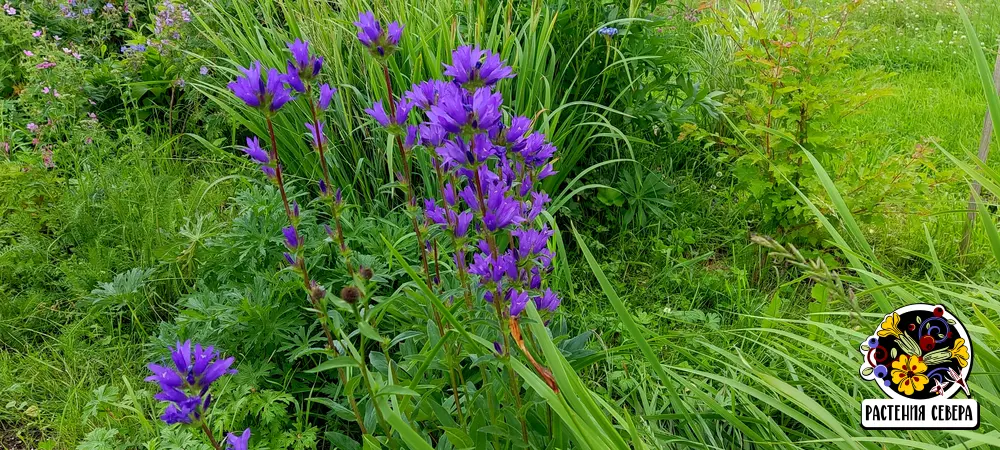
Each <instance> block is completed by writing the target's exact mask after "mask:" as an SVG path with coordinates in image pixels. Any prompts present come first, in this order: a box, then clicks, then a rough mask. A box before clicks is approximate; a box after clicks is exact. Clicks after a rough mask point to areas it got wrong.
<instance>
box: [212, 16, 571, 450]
mask: <svg viewBox="0 0 1000 450" xmlns="http://www.w3.org/2000/svg"><path fill="white" fill-rule="evenodd" d="M355 25H356V26H357V27H358V33H357V36H358V40H359V41H360V43H361V44H362V45H364V46H365V47H367V48H368V49H369V53H370V54H371V55H372V57H373V58H374V60H375V61H376V63H377V64H379V66H380V68H381V71H382V73H383V78H384V82H385V88H386V92H387V94H388V95H387V96H386V97H385V98H384V99H382V100H379V101H376V102H374V104H373V105H371V107H370V108H367V109H365V112H366V113H367V114H368V115H369V116H371V117H372V118H373V119H374V120H375V122H377V123H378V125H379V126H380V127H382V128H384V129H385V130H386V131H387V132H388V133H390V134H391V135H392V136H393V138H394V141H395V144H396V145H395V147H396V149H397V150H398V158H399V166H398V167H399V172H398V173H397V174H396V177H397V179H398V180H399V185H398V186H399V187H400V189H401V191H402V193H403V195H404V196H405V206H406V212H407V216H408V218H409V219H410V222H411V224H412V227H413V231H414V233H413V236H414V238H415V239H416V241H417V244H418V245H416V248H417V249H418V250H417V251H418V253H419V255H417V256H419V259H420V266H421V269H422V272H423V276H422V277H419V276H418V278H420V279H419V282H420V283H422V284H424V286H422V288H426V289H427V290H428V291H430V292H433V293H434V294H435V296H436V297H440V298H441V299H444V301H446V302H447V303H448V304H449V305H452V304H454V302H455V301H456V300H457V301H459V302H461V303H462V304H464V311H465V312H464V313H463V314H465V315H466V316H468V318H470V319H476V320H480V319H482V320H486V321H489V322H492V323H493V324H495V326H494V327H491V328H489V330H495V331H487V332H488V333H490V334H491V335H489V336H484V337H487V338H488V339H489V340H492V341H494V343H495V344H494V346H495V351H496V354H495V355H494V356H495V358H494V359H493V360H494V361H501V362H502V363H503V364H504V365H505V367H506V372H505V373H504V371H500V372H497V371H496V370H486V368H484V367H483V365H482V364H475V362H476V361H475V360H474V359H473V358H470V354H469V353H468V349H466V350H464V351H463V349H462V347H463V346H462V345H458V344H457V343H454V342H448V340H447V339H445V336H446V335H447V334H448V333H449V332H451V331H453V330H450V329H449V324H448V323H447V322H446V321H444V320H442V318H441V314H440V312H439V310H438V309H437V308H436V307H435V306H433V305H430V304H428V305H426V307H427V309H428V317H432V318H433V320H434V326H436V330H435V332H436V334H437V336H436V337H435V341H438V342H440V345H441V351H442V353H443V355H444V362H445V364H444V366H445V367H444V369H443V370H445V371H446V376H447V378H448V380H447V383H448V387H447V388H445V390H446V392H447V391H448V390H449V389H448V388H450V392H448V394H449V395H450V396H451V397H452V402H451V408H453V410H452V411H449V413H454V414H455V415H456V416H457V418H458V423H459V425H460V427H461V428H463V429H469V428H468V427H469V424H468V423H467V421H466V413H467V412H468V411H467V410H466V411H463V405H465V406H464V407H465V408H469V407H471V406H469V405H471V404H472V403H468V402H476V401H479V402H481V401H482V400H481V397H480V399H479V400H476V397H479V395H478V394H472V393H471V392H472V391H478V388H476V387H475V386H473V385H471V383H468V382H467V381H466V380H465V373H466V369H470V370H477V369H478V370H480V372H481V376H482V383H483V386H487V385H489V386H492V385H493V384H494V383H493V382H494V381H500V384H497V386H498V387H500V389H501V392H500V394H502V391H503V390H505V391H507V394H505V395H506V400H505V399H503V398H494V397H495V396H494V395H491V394H490V395H487V397H488V399H487V402H488V407H489V409H490V411H491V417H493V418H494V419H498V418H499V417H500V416H505V415H506V413H505V412H504V408H505V407H506V408H510V409H509V410H514V411H521V410H522V408H523V407H524V404H523V401H522V398H521V387H520V385H519V383H520V379H519V377H518V376H517V375H516V374H515V372H514V370H513V368H512V365H511V358H515V357H520V356H523V357H524V358H525V359H526V360H527V361H528V362H529V363H531V365H532V367H533V368H534V369H535V371H536V372H537V373H538V374H539V375H540V376H541V377H542V379H544V380H545V382H546V383H547V384H548V385H549V387H550V388H551V389H553V390H555V391H558V386H557V385H556V383H555V380H554V378H553V376H552V375H551V373H550V371H549V370H548V369H547V368H546V367H544V366H543V365H541V364H540V363H538V362H537V361H536V359H535V358H534V357H533V356H532V353H531V351H530V350H529V348H531V347H532V346H531V345H530V336H526V335H525V333H524V332H523V331H522V328H521V326H520V324H519V318H520V316H521V315H522V312H523V311H524V309H525V307H527V305H528V304H529V303H534V305H535V307H536V308H537V309H538V310H540V311H541V312H542V314H545V315H548V316H549V317H550V316H551V315H552V314H554V313H555V311H556V309H557V308H558V306H559V297H558V295H557V294H556V293H555V292H553V291H552V290H551V289H550V288H549V287H548V282H547V275H548V274H549V273H550V272H551V271H552V258H553V254H552V252H551V250H550V249H549V244H550V242H549V240H550V238H551V237H552V236H553V231H552V230H551V229H550V228H549V227H548V226H547V225H545V224H543V223H542V220H541V218H540V216H541V214H542V211H544V209H545V207H546V205H547V204H548V202H549V200H550V199H549V196H548V195H547V194H546V193H545V192H544V191H542V190H541V189H540V186H541V181H542V180H544V179H545V178H546V177H548V176H550V175H552V174H554V173H555V172H554V170H553V168H552V161H551V160H552V157H553V155H554V153H555V150H556V149H555V147H554V146H553V145H552V144H550V143H549V142H548V141H547V139H546V138H545V136H544V135H542V134H541V133H538V132H533V131H532V121H531V119H529V118H527V117H513V118H505V117H504V111H503V96H502V95H501V94H500V92H498V91H496V85H497V83H499V82H500V81H502V80H504V79H508V78H512V77H513V76H514V73H513V71H512V69H511V68H510V67H509V66H507V65H505V64H504V62H503V61H502V60H501V58H500V56H499V55H498V54H496V53H493V52H491V51H488V50H483V49H481V48H479V47H477V46H462V47H460V48H458V49H456V50H455V51H454V52H453V54H452V60H451V62H450V64H445V66H444V69H445V70H444V74H445V75H446V76H447V77H448V78H447V79H446V80H427V81H424V82H421V83H417V84H414V85H413V86H412V88H411V89H410V90H408V91H405V92H403V93H402V95H399V96H396V95H395V94H394V93H393V92H394V90H393V84H392V74H391V73H390V71H389V64H388V62H389V60H390V58H392V57H393V54H394V53H396V52H397V51H398V50H399V48H400V40H401V38H402V37H403V29H404V27H403V26H402V25H400V24H398V23H396V22H393V23H390V24H388V25H387V26H385V27H383V26H382V24H381V23H380V22H379V21H378V20H376V18H375V15H374V14H373V13H372V12H365V13H361V14H360V15H359V17H358V21H357V22H355ZM288 50H289V53H290V55H291V59H290V60H289V61H288V63H287V65H286V67H285V71H284V72H282V71H281V70H279V69H277V68H264V67H262V66H261V63H260V62H259V61H258V62H254V63H252V64H250V66H249V68H241V69H240V70H241V72H242V76H240V77H238V78H237V79H236V80H235V81H233V82H232V83H230V84H229V88H230V90H231V91H232V92H233V93H234V95H236V97H238V98H239V99H240V100H242V101H243V102H244V103H245V104H246V105H247V106H248V107H250V108H254V109H257V110H258V111H260V112H261V114H262V115H263V118H264V121H265V124H266V129H267V131H268V135H267V136H266V137H264V138H263V139H262V138H258V137H251V138H249V139H247V145H246V147H245V148H244V151H245V152H246V154H247V155H248V156H249V157H250V158H251V159H252V160H253V161H255V162H256V163H257V164H259V166H260V169H261V171H262V172H263V173H264V174H265V176H266V177H267V178H268V179H269V180H270V181H271V182H273V183H274V184H275V186H276V187H277V189H278V191H279V192H280V193H281V198H282V202H283V207H284V210H285V213H286V215H287V217H288V225H287V226H285V227H284V228H283V229H281V230H280V232H281V233H282V235H283V237H284V242H285V246H286V247H287V251H286V252H285V253H284V258H285V260H286V262H287V263H288V266H289V268H290V270H292V271H294V272H295V273H297V274H298V275H299V276H300V277H301V279H302V286H303V289H304V291H305V294H306V297H308V299H309V302H310V306H311V310H312V311H315V313H316V316H317V318H318V321H319V324H320V325H321V327H322V329H323V332H324V334H325V336H326V340H327V342H326V348H325V349H324V351H325V352H326V353H327V356H328V357H329V360H327V361H326V362H322V363H320V366H319V367H317V368H315V369H314V370H313V371H314V372H322V371H325V370H330V369H332V368H336V369H337V373H338V374H339V380H340V384H342V385H343V386H344V387H345V389H344V390H343V391H342V392H343V395H344V397H345V398H346V399H347V401H348V403H349V404H350V407H351V412H352V413H353V415H354V418H355V422H356V424H357V427H358V431H360V433H361V434H364V435H369V434H373V431H374V430H370V429H369V428H370V427H367V426H366V422H365V420H364V419H365V417H368V418H371V417H374V418H375V422H376V423H377V426H378V429H379V430H380V431H381V432H382V437H381V438H380V439H381V440H382V441H383V442H384V443H386V444H388V445H389V446H390V447H398V444H399V443H398V442H397V440H396V439H397V435H396V434H395V431H394V430H393V428H392V427H390V426H389V422H388V421H387V420H386V417H388V416H387V414H386V411H384V408H385V407H387V406H390V407H391V405H390V404H389V403H387V402H386V400H384V399H385V398H386V396H385V395H379V394H378V392H379V390H380V389H382V388H383V387H385V386H386V385H387V384H392V383H398V382H399V380H398V379H396V380H393V378H394V377H396V376H397V375H392V376H390V377H389V379H388V380H386V379H384V378H383V375H382V374H380V373H377V372H373V371H372V370H370V369H369V368H368V364H369V363H372V364H375V362H374V361H373V358H376V357H378V358H382V357H384V359H385V365H386V366H388V367H393V366H394V364H395V363H394V362H393V361H392V359H391V358H390V356H389V355H390V353H391V352H390V350H391V347H392V343H391V342H390V341H389V340H388V339H384V338H382V337H381V336H380V335H379V333H378V331H377V329H376V328H377V324H378V318H377V314H378V313H377V312H374V311H376V309H375V308H374V305H372V304H371V301H372V293H373V291H374V287H375V286H374V284H373V282H372V278H373V273H372V270H371V268H368V267H361V266H356V265H355V262H354V259H353V258H352V253H351V250H350V248H349V246H348V245H347V243H346V241H345V239H344V235H343V229H342V224H341V220H342V213H343V211H344V208H345V201H344V195H343V192H342V191H341V189H339V188H337V187H335V186H333V185H332V184H331V179H330V175H329V168H328V167H327V164H328V162H327V159H326V157H325V152H326V149H327V148H328V145H329V142H328V139H327V136H326V133H325V131H326V130H325V126H326V123H325V122H324V121H323V120H322V119H323V114H324V112H325V111H326V109H327V108H329V107H330V105H331V101H332V99H333V97H334V95H335V93H336V89H334V88H332V87H330V86H329V85H327V84H319V80H318V78H319V77H320V76H321V71H322V66H323V58H322V57H320V56H317V55H314V54H312V53H311V52H310V49H309V43H308V42H304V41H301V40H296V41H294V42H292V43H289V44H288ZM293 96H294V97H293ZM292 101H300V102H306V104H307V106H308V111H309V118H308V121H307V122H306V123H304V124H303V131H304V134H306V135H308V136H309V138H308V139H309V141H310V142H311V144H312V146H313V148H314V149H315V150H316V152H317V153H318V155H319V161H320V164H321V168H322V171H321V173H322V178H321V179H320V180H318V181H317V187H318V192H319V196H320V198H321V199H322V200H323V202H324V203H325V204H326V205H327V206H328V207H329V208H330V212H329V214H324V215H323V216H324V217H328V218H329V220H330V222H329V223H327V224H324V228H325V230H326V233H327V234H328V235H329V237H330V239H331V241H332V242H333V243H334V244H335V245H336V247H337V251H338V252H339V254H340V257H341V258H340V259H339V262H340V263H342V264H344V267H345V269H346V271H347V273H348V274H349V275H350V276H351V281H350V282H349V283H347V285H345V286H338V288H339V295H335V294H331V293H330V292H328V291H327V289H326V288H324V287H323V286H322V284H321V283H320V281H319V280H316V279H314V278H312V277H310V274H309V270H308V268H309V267H311V266H310V264H308V263H307V261H308V260H307V255H306V254H305V245H304V242H303V234H302V233H300V230H299V227H300V220H299V217H300V210H299V205H298V203H296V202H294V201H289V198H290V197H289V195H288V193H287V191H286V189H288V188H289V186H286V183H285V180H284V177H283V175H282V166H281V155H280V148H281V145H280V144H281V143H279V142H277V138H276V135H275V133H274V131H273V122H272V119H273V117H274V115H275V114H279V112H280V110H281V108H282V106H284V105H285V104H287V103H288V102H292ZM415 152H425V153H426V156H427V157H428V160H430V161H431V167H430V170H429V172H430V173H420V174H419V176H420V177H421V178H422V179H424V180H432V182H431V183H430V185H432V186H434V188H433V189H431V190H430V191H429V192H417V190H416V186H415V185H414V183H412V182H411V179H412V176H413V175H414V174H413V167H414V165H413V164H412V163H411V161H412V159H413V158H414V154H415ZM278 231H279V230H275V233H277V232H278ZM319 260H320V259H319V258H314V259H313V260H312V261H319ZM455 285H457V286H459V287H460V289H452V287H454V286H455ZM333 292H338V291H336V290H335V291H333ZM457 297H460V298H457ZM456 298H457V299H456ZM331 306H335V307H337V308H339V309H341V310H343V311H345V312H346V313H347V314H348V316H347V317H351V318H353V319H354V325H356V330H344V329H343V326H344V324H345V322H343V321H340V320H339V319H338V320H332V318H331V311H330V310H329V308H330V307H331ZM484 306H485V307H484ZM456 307H458V308H462V307H461V306H458V305H456ZM347 323H349V322H347ZM429 332H430V331H429ZM428 338H431V336H428ZM376 346H381V353H380V354H379V353H372V351H373V350H375V347H376ZM376 355H381V356H376ZM470 362H471V363H473V364H471V365H470V364H469V363H470ZM355 369H356V370H357V372H353V371H354V370H355ZM425 369H426V367H425ZM348 370H350V371H351V372H349V371H348ZM421 373H422V372H421ZM359 378H360V380H361V381H360V382H358V381H357V379H359ZM352 380H353V381H352ZM418 381H419V377H417V378H416V379H415V380H413V381H412V382H413V383H415V382H418ZM505 383H507V384H509V386H508V387H503V386H504V384H505ZM355 388H360V389H362V390H363V391H362V392H361V393H360V397H356V396H355V393H354V389H355ZM470 397H471V398H470ZM405 404H406V402H404V407H405ZM398 406H400V405H397V407H398ZM513 407H516V409H514V408H513ZM515 416H517V418H518V419H517V420H519V421H520V428H521V434H522V437H523V439H524V440H525V442H527V440H528V433H527V423H526V419H525V415H524V414H523V413H516V414H515Z"/></svg>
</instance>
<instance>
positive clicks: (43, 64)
mask: <svg viewBox="0 0 1000 450" xmlns="http://www.w3.org/2000/svg"><path fill="white" fill-rule="evenodd" d="M55 66H56V63H54V62H51V61H43V62H40V63H38V64H36V65H35V68H36V69H42V70H45V69H51V68H53V67H55Z"/></svg>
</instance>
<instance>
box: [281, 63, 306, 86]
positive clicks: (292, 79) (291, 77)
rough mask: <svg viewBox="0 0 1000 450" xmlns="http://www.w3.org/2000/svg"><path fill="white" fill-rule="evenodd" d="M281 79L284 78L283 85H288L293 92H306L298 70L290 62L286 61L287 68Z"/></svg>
mask: <svg viewBox="0 0 1000 450" xmlns="http://www.w3.org/2000/svg"><path fill="white" fill-rule="evenodd" d="M282 77H284V79H285V83H288V87H290V88H292V89H295V92H299V93H301V92H305V91H306V84H305V81H304V80H303V77H302V75H301V74H300V73H299V68H298V67H296V66H295V64H293V63H292V62H291V61H288V66H287V68H286V69H285V74H284V75H282Z"/></svg>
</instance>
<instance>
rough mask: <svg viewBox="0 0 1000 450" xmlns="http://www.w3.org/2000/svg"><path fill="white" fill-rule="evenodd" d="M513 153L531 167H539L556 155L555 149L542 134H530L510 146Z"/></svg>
mask: <svg viewBox="0 0 1000 450" xmlns="http://www.w3.org/2000/svg"><path fill="white" fill-rule="evenodd" d="M512 149H513V150H514V152H515V153H516V154H518V155H520V156H521V158H522V159H524V161H525V162H526V163H528V164H531V165H532V166H533V167H541V166H543V165H544V164H545V163H547V162H548V161H549V159H551V158H552V156H553V155H555V153H556V147H555V146H554V145H552V144H550V143H549V142H547V141H546V140H545V135H544V134H542V133H532V134H530V135H528V136H527V137H525V138H524V139H521V140H520V141H518V142H517V143H515V144H514V145H513V146H512Z"/></svg>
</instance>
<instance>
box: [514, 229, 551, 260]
mask: <svg viewBox="0 0 1000 450" xmlns="http://www.w3.org/2000/svg"><path fill="white" fill-rule="evenodd" d="M510 234H511V236H514V237H516V238H517V247H514V250H515V252H514V255H515V256H517V259H518V260H527V259H528V258H531V257H532V256H534V255H537V254H540V253H542V251H544V250H546V247H547V246H548V243H549V238H551V237H552V235H553V234H555V232H554V231H552V230H550V229H549V227H548V225H543V226H542V228H541V229H537V230H536V229H534V228H526V229H521V230H514V231H511V232H510Z"/></svg>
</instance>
